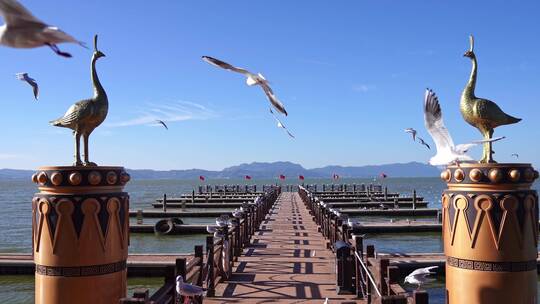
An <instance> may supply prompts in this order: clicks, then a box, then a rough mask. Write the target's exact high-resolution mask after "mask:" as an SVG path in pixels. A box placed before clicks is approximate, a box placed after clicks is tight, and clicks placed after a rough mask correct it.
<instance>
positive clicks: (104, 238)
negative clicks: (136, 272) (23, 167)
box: [32, 167, 130, 304]
mask: <svg viewBox="0 0 540 304" xmlns="http://www.w3.org/2000/svg"><path fill="white" fill-rule="evenodd" d="M129 179H130V176H129V174H127V173H126V171H125V170H124V168H122V167H42V168H39V170H38V172H37V173H36V174H34V175H33V176H32V180H33V181H34V182H35V183H37V184H38V187H39V190H40V192H39V193H37V194H35V196H34V198H33V200H32V215H33V216H32V231H33V255H34V262H35V264H36V273H35V285H36V286H35V293H36V301H35V302H36V303H92V304H95V303H116V302H117V301H118V299H120V298H121V297H125V295H126V288H127V281H126V280H127V268H126V260H127V256H128V244H129V195H128V194H127V193H126V192H123V188H124V185H125V184H126V183H127V182H128V181H129Z"/></svg>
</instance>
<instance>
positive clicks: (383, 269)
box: [377, 259, 390, 295]
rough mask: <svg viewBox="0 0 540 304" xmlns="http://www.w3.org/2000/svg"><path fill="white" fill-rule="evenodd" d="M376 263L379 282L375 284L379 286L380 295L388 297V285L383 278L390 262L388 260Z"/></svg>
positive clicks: (380, 260) (379, 260)
mask: <svg viewBox="0 0 540 304" xmlns="http://www.w3.org/2000/svg"><path fill="white" fill-rule="evenodd" d="M377 261H378V264H379V265H378V266H379V267H378V268H379V269H378V270H379V273H378V274H377V276H378V277H379V282H377V284H378V285H379V291H380V292H381V294H382V295H388V285H387V284H386V280H385V279H384V278H385V277H386V272H387V270H386V269H387V268H388V266H389V265H390V261H389V260H388V259H378V260H377Z"/></svg>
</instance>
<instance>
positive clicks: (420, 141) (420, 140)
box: [416, 136, 431, 150]
mask: <svg viewBox="0 0 540 304" xmlns="http://www.w3.org/2000/svg"><path fill="white" fill-rule="evenodd" d="M416 138H418V142H419V143H420V144H421V145H424V146H426V148H428V149H429V150H431V147H430V146H429V145H428V144H427V143H426V142H425V141H424V139H423V138H422V137H420V136H418V137H416Z"/></svg>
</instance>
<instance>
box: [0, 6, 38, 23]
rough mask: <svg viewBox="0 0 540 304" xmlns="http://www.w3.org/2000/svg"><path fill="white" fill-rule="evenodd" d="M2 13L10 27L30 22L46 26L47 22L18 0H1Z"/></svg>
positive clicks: (0, 9) (0, 11)
mask: <svg viewBox="0 0 540 304" xmlns="http://www.w3.org/2000/svg"><path fill="white" fill-rule="evenodd" d="M0 14H1V15H2V17H3V18H4V21H5V22H6V25H8V26H9V27H21V26H27V25H29V24H35V25H38V26H46V24H45V23H44V22H43V21H41V20H39V19H38V18H36V17H34V15H32V13H30V11H29V10H27V9H26V8H25V7H24V6H22V4H20V3H19V2H18V1H16V0H0Z"/></svg>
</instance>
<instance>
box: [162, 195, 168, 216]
mask: <svg viewBox="0 0 540 304" xmlns="http://www.w3.org/2000/svg"><path fill="white" fill-rule="evenodd" d="M163 212H167V194H166V193H163Z"/></svg>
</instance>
